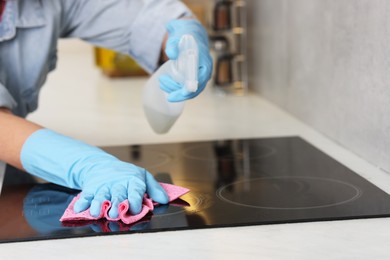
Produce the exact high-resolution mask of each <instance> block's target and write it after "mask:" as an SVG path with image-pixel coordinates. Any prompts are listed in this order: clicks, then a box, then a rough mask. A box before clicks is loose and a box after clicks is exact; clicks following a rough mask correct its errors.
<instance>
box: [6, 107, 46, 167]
mask: <svg viewBox="0 0 390 260" xmlns="http://www.w3.org/2000/svg"><path fill="white" fill-rule="evenodd" d="M41 128H42V126H39V125H37V124H34V123H32V122H30V121H27V120H25V119H23V118H20V117H17V116H15V115H13V114H12V113H11V111H9V110H8V109H6V108H0V161H4V162H6V163H8V164H10V165H12V166H14V167H17V168H19V169H23V167H22V164H21V161H20V151H21V150H22V147H23V144H24V142H25V141H26V140H27V138H28V137H29V136H30V135H31V134H32V133H34V132H35V131H37V130H39V129H41Z"/></svg>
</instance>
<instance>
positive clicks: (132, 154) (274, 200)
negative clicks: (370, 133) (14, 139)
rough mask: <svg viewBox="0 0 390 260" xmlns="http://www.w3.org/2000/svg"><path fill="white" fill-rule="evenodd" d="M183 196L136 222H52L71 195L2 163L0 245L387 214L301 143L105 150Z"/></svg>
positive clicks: (380, 195) (386, 198)
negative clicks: (182, 192) (178, 189)
mask: <svg viewBox="0 0 390 260" xmlns="http://www.w3.org/2000/svg"><path fill="white" fill-rule="evenodd" d="M103 149H104V150H106V151H107V152H108V153H111V154H113V155H115V156H117V157H118V158H120V159H121V160H124V161H128V162H131V163H134V164H136V165H139V166H142V167H144V168H147V169H148V170H149V171H150V172H152V173H153V174H154V175H155V177H156V178H157V179H158V180H159V181H162V182H166V183H173V184H175V185H180V186H183V187H187V188H189V189H190V190H191V191H190V192H189V193H188V194H186V195H184V196H183V197H181V199H178V200H176V201H174V202H173V203H171V204H169V205H162V206H159V207H156V208H155V209H154V211H153V213H152V214H149V215H148V216H146V217H145V218H144V219H142V220H141V221H139V222H137V223H135V224H132V225H126V224H124V223H122V222H110V221H107V220H99V221H89V222H87V221H79V222H70V223H69V222H68V223H61V222H60V221H59V219H60V217H61V215H62V214H63V212H64V210H65V208H66V207H67V205H68V204H69V203H70V201H71V200H72V198H73V197H74V196H75V195H76V194H77V193H79V191H77V190H71V189H68V188H64V187H61V186H57V185H54V184H50V183H44V182H42V181H41V180H37V179H34V178H32V177H31V176H30V175H28V174H26V173H22V172H19V171H17V170H15V169H13V168H12V167H9V166H8V167H7V170H6V174H5V179H4V185H3V189H2V193H1V195H0V206H1V209H3V210H2V211H1V212H0V242H15V241H30V240H43V239H58V238H72V237H86V236H97V235H111V234H128V233H139V232H157V231H168V230H184V229H200V228H217V227H231V226H250V225H263V224H281V223H296V222H309V221H329V220H344V219H357V218H377V217H389V216H390V195H389V194H387V193H385V192H384V191H382V190H381V189H379V188H378V187H376V186H375V185H373V184H371V183H370V182H368V181H367V180H365V179H364V178H362V177H361V176H359V175H358V174H356V173H354V172H353V171H351V170H350V169H348V168H346V167H345V166H343V165H342V164H340V163H339V162H337V161H336V160H334V159H332V158H331V157H329V156H328V155H326V154H325V153H323V152H322V151H320V150H319V149H317V148H316V147H314V146H312V145H311V144H309V143H308V142H306V141H305V140H303V139H302V138H300V137H280V138H263V139H236V140H217V141H205V142H184V143H171V144H156V145H151V144H150V145H131V146H116V147H103Z"/></svg>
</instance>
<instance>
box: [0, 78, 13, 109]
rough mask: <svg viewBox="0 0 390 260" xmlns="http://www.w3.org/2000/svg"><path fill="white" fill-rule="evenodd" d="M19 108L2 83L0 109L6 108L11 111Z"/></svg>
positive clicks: (0, 87) (0, 86) (0, 85)
mask: <svg viewBox="0 0 390 260" xmlns="http://www.w3.org/2000/svg"><path fill="white" fill-rule="evenodd" d="M16 106H17V104H16V101H15V99H14V98H13V97H12V96H11V94H10V93H9V92H8V90H7V89H6V88H5V86H4V85H3V84H1V83H0V107H6V108H8V109H10V110H12V109H14V108H15V107H16Z"/></svg>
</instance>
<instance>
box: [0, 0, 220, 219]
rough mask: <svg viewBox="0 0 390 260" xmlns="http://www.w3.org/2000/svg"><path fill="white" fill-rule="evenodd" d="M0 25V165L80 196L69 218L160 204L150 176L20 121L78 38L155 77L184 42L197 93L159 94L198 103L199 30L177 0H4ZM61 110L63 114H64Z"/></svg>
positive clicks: (208, 64)
mask: <svg viewBox="0 0 390 260" xmlns="http://www.w3.org/2000/svg"><path fill="white" fill-rule="evenodd" d="M0 1H2V4H1V6H0V7H3V8H1V9H0V10H1V13H2V14H1V22H0V161H4V162H6V163H8V164H10V165H12V166H14V167H17V168H19V169H22V170H25V171H27V172H29V173H30V174H33V175H35V176H38V177H40V178H43V179H46V180H47V181H50V182H53V183H56V184H59V185H62V186H66V187H70V188H75V189H80V190H82V193H81V198H80V200H79V201H78V202H77V204H76V205H75V211H76V212H81V211H83V210H86V209H88V208H89V209H90V213H91V215H93V216H97V215H99V212H100V208H101V204H102V202H103V201H104V200H110V201H111V202H112V205H113V206H112V208H111V210H110V212H109V215H110V217H112V218H115V217H117V216H118V209H117V206H118V204H119V203H120V202H122V201H123V200H126V199H128V200H129V203H130V211H131V213H132V214H138V213H139V212H140V211H141V206H142V198H143V196H144V194H145V193H147V194H148V195H149V196H150V197H151V198H152V199H153V200H154V201H156V202H158V203H163V204H164V203H167V202H168V197H167V195H166V193H165V191H164V190H163V189H162V188H161V186H160V185H159V184H158V182H157V181H156V180H155V179H154V178H153V176H152V175H151V174H150V173H149V172H148V171H146V170H145V169H142V168H140V167H138V166H135V165H132V164H129V163H126V162H122V161H120V160H118V159H117V158H115V157H113V156H111V155H109V154H107V153H105V152H104V151H102V150H101V149H99V148H97V147H93V146H90V145H87V144H85V143H83V142H80V141H78V140H74V139H72V138H70V137H66V136H63V135H61V134H59V133H56V132H54V131H51V130H49V129H45V128H44V127H43V126H40V125H37V124H34V123H32V122H29V121H27V120H26V119H24V117H25V116H26V115H27V114H28V113H30V112H32V111H34V110H35V109H36V108H37V105H38V96H39V90H40V88H41V87H42V85H43V84H44V82H45V79H46V76H47V74H48V73H49V72H50V71H52V70H54V68H55V65H56V46H57V42H58V39H59V38H65V37H77V38H81V39H83V40H85V41H88V42H90V43H91V44H94V45H98V46H102V47H105V48H109V49H113V50H115V51H118V52H122V53H127V54H129V55H131V56H132V57H134V58H135V59H136V60H137V61H138V63H139V64H140V65H142V66H143V67H144V68H145V70H147V71H149V72H153V71H154V70H156V68H157V66H158V64H161V62H162V61H165V60H166V59H176V58H177V55H178V50H177V45H178V41H179V39H180V37H181V36H182V35H183V34H192V35H193V36H194V37H195V39H196V40H197V42H198V44H199V54H200V55H199V56H200V57H199V73H198V74H199V79H198V80H199V89H198V91H197V92H195V93H187V92H185V91H183V89H182V86H181V85H180V84H178V83H176V82H174V81H173V80H172V79H171V78H169V77H166V76H164V77H161V78H160V83H161V88H162V89H163V90H164V91H166V92H168V93H169V96H170V99H169V100H170V101H171V102H177V101H183V100H186V99H190V98H193V97H195V96H197V95H198V94H199V93H200V92H201V91H202V90H203V89H204V87H205V86H206V83H207V81H208V80H209V79H210V77H211V71H212V61H211V58H210V55H209V49H208V37H207V33H206V31H205V29H204V28H203V27H202V26H201V25H200V23H199V22H198V21H196V20H195V19H193V18H192V17H191V12H190V11H189V10H188V8H187V7H186V6H185V5H184V4H182V3H181V2H180V1H177V0H145V1H140V0H54V1H53V0H8V1H6V2H4V1H3V0H0ZM63 109H66V108H63Z"/></svg>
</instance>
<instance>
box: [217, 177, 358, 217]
mask: <svg viewBox="0 0 390 260" xmlns="http://www.w3.org/2000/svg"><path fill="white" fill-rule="evenodd" d="M275 180H276V181H289V180H293V181H301V182H302V181H315V182H318V181H319V182H323V183H325V184H326V183H327V184H328V185H336V186H337V185H339V186H340V187H344V189H349V191H350V193H351V194H350V195H349V196H347V197H346V198H344V199H343V200H340V201H338V202H337V201H336V202H335V203H324V204H323V205H313V206H296V207H282V206H269V205H267V206H265V205H264V206H262V205H253V204H249V203H245V202H239V201H235V200H234V199H231V198H227V197H226V195H225V194H224V193H227V192H228V191H227V190H228V189H229V188H231V187H234V186H235V185H244V186H245V185H251V184H253V183H254V182H262V181H275ZM298 186H299V189H300V191H303V190H304V189H306V191H307V188H308V187H307V185H305V184H299V182H298ZM305 186H306V187H305ZM337 188H339V187H337ZM297 191H299V190H297ZM362 194H363V192H362V190H361V189H360V188H359V187H357V186H355V185H353V184H350V183H347V182H344V181H341V180H335V179H330V178H320V177H309V176H278V177H261V178H253V179H248V180H240V181H236V182H233V183H230V184H227V185H225V186H222V187H220V188H219V189H218V190H217V191H216V195H217V197H218V198H219V199H221V200H222V201H225V202H227V203H230V204H234V205H237V206H242V207H249V208H256V209H272V210H304V209H319V208H326V207H332V206H339V205H342V204H346V203H349V202H352V201H355V200H356V199H358V198H359V197H361V196H362ZM351 195H352V196H351Z"/></svg>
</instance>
